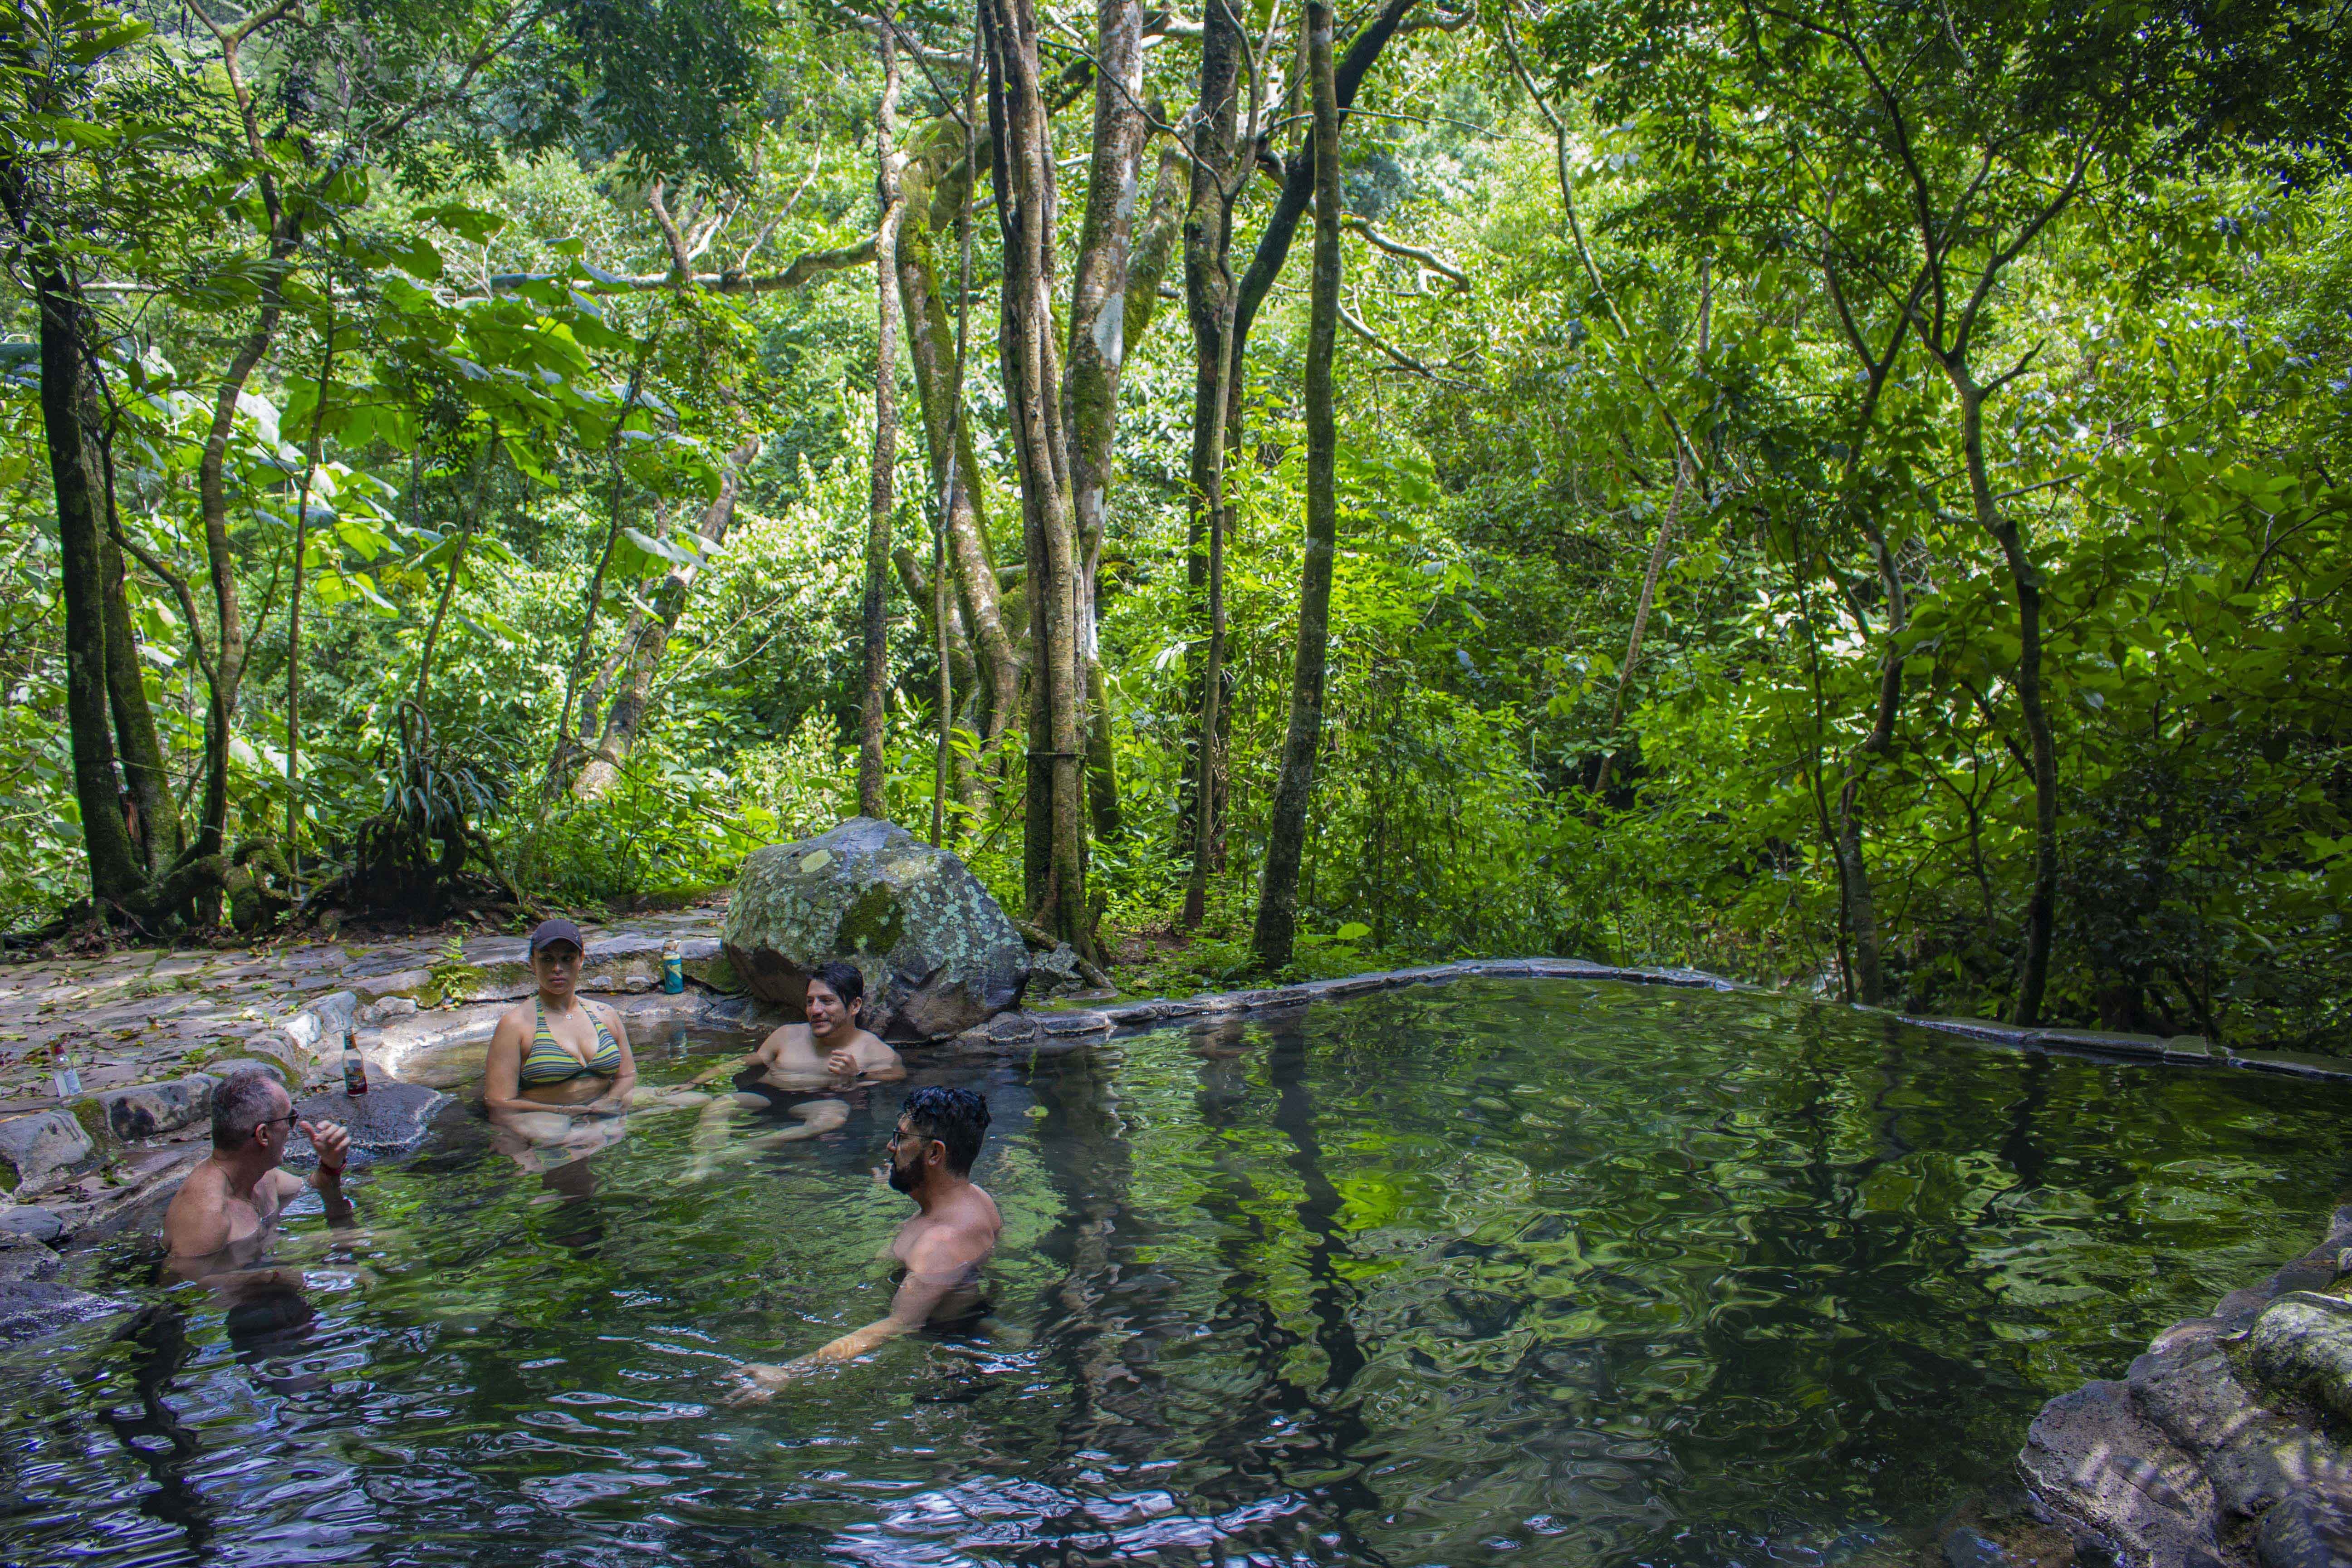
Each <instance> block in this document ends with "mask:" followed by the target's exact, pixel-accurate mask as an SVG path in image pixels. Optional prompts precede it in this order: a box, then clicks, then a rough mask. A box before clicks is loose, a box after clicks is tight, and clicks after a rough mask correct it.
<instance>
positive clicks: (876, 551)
mask: <svg viewBox="0 0 2352 1568" xmlns="http://www.w3.org/2000/svg"><path fill="white" fill-rule="evenodd" d="M880 49H881V54H882V102H881V108H880V111H879V112H878V113H877V115H876V117H875V133H874V134H875V153H874V163H875V184H876V188H877V191H878V192H879V193H880V195H881V203H882V220H881V222H880V223H879V224H878V225H877V226H876V228H875V231H874V278H875V297H876V305H877V308H876V312H875V313H876V319H877V337H876V340H875V350H874V472H873V486H872V505H871V508H870V510H869V511H868V513H867V518H866V596H865V602H864V604H863V605H862V606H861V614H860V616H859V623H860V627H861V630H862V632H863V636H864V641H865V653H866V659H865V672H866V679H865V685H864V696H863V700H862V702H861V704H860V710H859V714H858V725H857V809H858V812H859V814H860V815H861V816H873V817H883V818H887V816H889V815H890V806H889V802H888V800H887V796H886V794H885V791H884V788H883V765H882V740H883V731H884V723H883V721H884V717H885V715H884V712H883V709H884V705H885V703H886V701H887V698H888V696H889V689H890V635H889V634H890V627H889V619H888V610H889V589H890V521H891V515H892V512H893V510H895V505H894V500H893V496H894V481H895V477H896V476H895V470H896V469H897V468H898V217H899V214H900V213H901V212H902V211H903V210H904V203H902V202H901V201H900V199H899V193H898V164H899V153H898V24H897V21H896V19H895V18H894V17H893V16H891V14H890V11H889V10H888V8H887V7H886V8H885V9H884V11H883V13H882V32H881V42H880Z"/></svg>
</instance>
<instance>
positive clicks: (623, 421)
mask: <svg viewBox="0 0 2352 1568" xmlns="http://www.w3.org/2000/svg"><path fill="white" fill-rule="evenodd" d="M666 324H667V317H666V316H660V315H657V316H656V321H655V327H654V331H653V333H652V335H651V336H649V337H647V338H646V339H645V340H644V341H642V342H639V343H638V345H637V353H636V357H635V361H634V362H633V363H631V364H630V366H629V385H628V390H627V391H626V392H625V393H623V394H622V396H621V406H620V408H619V410H618V411H617V412H615V413H614V416H613V434H612V437H611V438H610V440H608V441H607V442H606V444H605V451H604V461H605V465H606V467H607V468H609V469H610V470H611V474H612V481H613V482H612V494H611V496H610V499H609V500H608V502H607V506H606V516H605V519H604V549H603V550H601V551H599V552H597V555H596V569H595V570H594V571H593V572H592V573H590V574H589V576H588V593H587V597H586V602H585V605H584V607H583V609H582V611H581V613H580V640H579V641H578V642H576V643H574V644H573V645H572V660H571V662H570V663H569V664H567V665H565V666H564V671H563V711H562V714H561V715H560V716H559V717H558V718H557V720H556V722H555V752H554V754H553V755H552V756H551V757H549V758H548V762H547V779H546V781H545V783H544V784H542V785H541V789H542V790H543V792H544V793H545V795H547V796H550V797H551V796H552V795H554V794H555V792H556V790H557V789H559V788H560V787H562V783H563V773H564V770H565V768H567V767H568V766H570V765H571V761H572V754H573V752H575V751H576V750H577V748H576V747H575V746H574V744H573V742H572V735H573V733H574V731H573V730H572V699H573V698H574V697H575V696H576V695H577V694H578V692H579V689H580V671H581V669H582V668H583V666H585V665H586V664H587V662H588V647H589V644H590V643H591V642H592V641H593V638H594V637H595V633H596V616H597V614H598V612H599V611H601V610H602V609H603V608H604V574H605V573H607V572H609V571H611V570H612V566H613V552H614V549H615V548H616V547H617V546H618V545H619V543H620V542H621V482H622V479H623V478H624V473H623V470H622V468H621V437H622V436H623V434H624V433H625V431H626V429H627V427H628V418H629V415H630V413H631V412H632V411H633V410H635V408H636V406H637V395H638V393H639V392H640V391H641V390H642V389H643V388H644V385H645V377H646V361H647V360H648V359H650V358H652V357H653V351H654V347H655V345H656V344H657V343H659V342H661V333H662V328H663V326H664V325H666ZM593 727H594V721H593V720H591V719H588V718H585V717H583V719H582V720H581V721H580V729H579V731H577V732H578V733H579V734H582V735H585V734H586V733H587V732H588V731H589V730H591V729H592V728H593Z"/></svg>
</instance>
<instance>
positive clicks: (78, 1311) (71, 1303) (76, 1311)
mask: <svg viewBox="0 0 2352 1568" xmlns="http://www.w3.org/2000/svg"><path fill="white" fill-rule="evenodd" d="M129 1310H131V1303H130V1302H128V1301H118V1300H114V1298H112V1297H111V1296H93V1295H91V1294H90V1293H89V1291H87V1290H77V1289H74V1288H73V1287H72V1286H70V1285H59V1284H58V1283H56V1282H55V1281H54V1280H47V1279H0V1344H21V1343H22V1342H25V1341H26V1340H37V1339H39V1338H41V1337H42V1336H43V1335H45V1334H54V1333H56V1332H58V1331H59V1330H61V1329H69V1328H71V1327H73V1326H74V1325H75V1324H76V1323H94V1322H96V1321H99V1320H100V1318H110V1317H112V1316H114V1315H115V1314H116V1313H118V1312H127V1311H129Z"/></svg>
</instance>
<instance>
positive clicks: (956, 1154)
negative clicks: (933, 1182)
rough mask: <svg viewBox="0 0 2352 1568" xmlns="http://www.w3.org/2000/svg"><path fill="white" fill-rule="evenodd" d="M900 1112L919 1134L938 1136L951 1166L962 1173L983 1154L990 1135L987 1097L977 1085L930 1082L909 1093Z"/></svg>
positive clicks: (966, 1172)
mask: <svg viewBox="0 0 2352 1568" xmlns="http://www.w3.org/2000/svg"><path fill="white" fill-rule="evenodd" d="M899 1112H900V1114H901V1115H903V1116H905V1117H906V1119H907V1125H908V1126H909V1127H911V1128H913V1129H914V1130H915V1131H916V1133H917V1134H918V1135H919V1136H921V1137H924V1138H936V1139H938V1140H939V1141H940V1142H942V1143H944V1144H946V1145H947V1146H948V1169H949V1170H950V1171H952V1172H953V1173H955V1174H957V1175H959V1176H968V1175H970V1174H971V1163H972V1161H974V1160H976V1159H978V1158H979V1157H980V1143H981V1140H982V1139H983V1138H985V1137H986V1136H987V1135H988V1101H986V1100H982V1098H981V1097H980V1093H979V1091H978V1090H976V1089H944V1088H941V1087H940V1085H938V1084H931V1085H928V1086H926V1087H924V1088H922V1089H917V1090H915V1091H914V1092H913V1093H912V1094H909V1095H908V1096H907V1100H906V1103H905V1104H904V1105H902V1106H900V1107H899Z"/></svg>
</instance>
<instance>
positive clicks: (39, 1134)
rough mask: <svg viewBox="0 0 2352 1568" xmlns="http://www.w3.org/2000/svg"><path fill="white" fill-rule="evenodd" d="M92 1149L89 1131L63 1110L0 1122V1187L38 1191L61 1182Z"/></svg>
mask: <svg viewBox="0 0 2352 1568" xmlns="http://www.w3.org/2000/svg"><path fill="white" fill-rule="evenodd" d="M92 1152H93V1146H92V1144H91V1142H90V1139H89V1133H88V1132H86V1131H83V1130H82V1125H81V1123H80V1122H79V1121H76V1120H75V1119H74V1118H73V1116H72V1115H71V1114H69V1113H68V1112H67V1111H63V1110H36V1111H33V1112H30V1113H29V1114H27V1115H24V1116H12V1117H10V1118H9V1119H8V1120H7V1121H0V1186H5V1188H6V1190H8V1191H9V1192H12V1193H37V1192H40V1191H42V1190H43V1189H45V1188H47V1187H52V1186H55V1185H57V1184H58V1182H60V1181H62V1180H63V1179H64V1178H65V1176H66V1175H67V1174H68V1173H70V1172H71V1171H72V1170H73V1169H74V1168H75V1167H76V1166H78V1165H79V1164H80V1163H82V1162H83V1161H85V1160H88V1159H89V1157H90V1156H91V1154H92Z"/></svg>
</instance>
